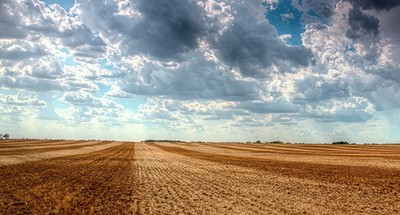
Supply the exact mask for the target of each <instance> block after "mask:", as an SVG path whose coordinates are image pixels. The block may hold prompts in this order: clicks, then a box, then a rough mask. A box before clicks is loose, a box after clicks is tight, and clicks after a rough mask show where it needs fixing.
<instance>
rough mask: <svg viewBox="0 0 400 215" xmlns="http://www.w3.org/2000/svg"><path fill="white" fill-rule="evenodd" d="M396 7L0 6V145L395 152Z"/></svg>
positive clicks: (170, 2)
mask: <svg viewBox="0 0 400 215" xmlns="http://www.w3.org/2000/svg"><path fill="white" fill-rule="evenodd" d="M399 20H400V1H398V0H344V1H337V0H264V1H260V0H246V1H242V0H240V1H236V0H233V1H231V0H131V1H129V0H92V1H89V0H76V1H75V2H74V1H72V0H71V1H67V0H63V1H62V0H59V1H57V0H45V1H39V0H1V1H0V113H1V115H0V129H1V131H0V133H5V132H8V133H10V134H11V136H12V137H30V138H69V139H72V138H74V139H93V138H94V139H118V140H143V139H149V138H152V139H180V140H204V141H255V140H262V141H273V140H282V141H291V142H332V141H337V140H347V141H351V142H358V143H363V142H400V63H399V62H400V28H399V27H398V21H399Z"/></svg>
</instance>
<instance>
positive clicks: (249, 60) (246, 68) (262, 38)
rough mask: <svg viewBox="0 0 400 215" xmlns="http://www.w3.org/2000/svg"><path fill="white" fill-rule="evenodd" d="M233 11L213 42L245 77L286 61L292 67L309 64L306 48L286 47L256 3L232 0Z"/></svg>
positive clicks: (262, 72)
mask: <svg viewBox="0 0 400 215" xmlns="http://www.w3.org/2000/svg"><path fill="white" fill-rule="evenodd" d="M232 7H233V10H234V11H235V14H234V17H235V18H234V20H233V21H232V24H231V26H230V27H229V28H228V29H227V30H226V31H225V32H224V33H223V34H222V35H221V36H220V37H217V38H216V39H215V41H213V46H214V47H215V48H216V54H217V56H218V57H219V58H220V59H221V60H223V61H224V62H225V63H226V64H227V65H229V66H231V67H232V68H238V69H239V71H240V73H241V74H242V75H243V76H245V77H263V76H266V71H267V70H266V69H267V68H268V67H270V66H272V65H279V64H280V63H281V62H282V61H283V62H284V61H288V62H290V63H291V65H292V66H296V67H304V66H308V65H309V62H310V60H311V57H312V53H311V51H310V50H309V49H307V48H305V47H302V46H293V47H290V46H287V45H286V44H285V43H284V42H283V41H282V40H280V39H279V38H278V36H277V32H276V29H275V28H274V27H273V26H272V25H270V24H268V23H267V22H266V21H265V18H264V10H262V8H260V7H259V5H258V4H257V3H256V2H251V3H250V2H248V3H246V4H245V3H244V2H242V3H236V2H235V3H233V5H232Z"/></svg>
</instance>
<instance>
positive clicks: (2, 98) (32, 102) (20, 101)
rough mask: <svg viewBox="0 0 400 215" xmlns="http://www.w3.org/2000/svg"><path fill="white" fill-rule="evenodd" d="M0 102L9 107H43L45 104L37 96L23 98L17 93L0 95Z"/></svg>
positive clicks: (22, 95)
mask: <svg viewBox="0 0 400 215" xmlns="http://www.w3.org/2000/svg"><path fill="white" fill-rule="evenodd" d="M0 102H2V103H3V104H9V105H19V106H37V107H45V106H46V105H47V104H46V102H45V101H43V100H40V99H39V98H38V96H37V95H36V96H33V97H32V96H24V94H23V93H21V92H19V93H18V94H16V95H0Z"/></svg>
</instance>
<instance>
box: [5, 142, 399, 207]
mask: <svg viewBox="0 0 400 215" xmlns="http://www.w3.org/2000/svg"><path fill="white" fill-rule="evenodd" d="M24 143H26V147H16V148H13V150H15V152H17V153H20V154H26V153H30V152H29V150H32V147H34V146H35V142H29V141H26V142H19V143H18V144H21V145H20V146H23V144H24ZM69 143H70V144H71V147H73V148H74V147H78V146H79V145H85V143H84V142H75V143H74V142H69ZM10 144H11V143H10ZM18 144H17V143H15V144H14V146H15V145H18ZM38 144H39V145H40V147H39V145H38V148H37V149H36V150H39V151H42V150H46V147H45V146H49V148H48V150H51V151H53V150H57V147H54V146H51V147H50V145H51V142H45V143H42V144H40V143H38ZM87 144H88V145H90V144H93V143H92V142H90V143H89V142H88V143H87ZM99 144H109V142H99ZM11 145H12V144H11ZM57 145H58V149H59V150H65V149H68V147H69V146H68V143H66V142H64V143H63V142H58V143H57ZM24 150H25V151H24ZM33 151H35V150H33ZM4 153H5V152H4ZM399 155H400V146H397V145H381V146H375V145H374V146H353V145H350V146H330V145H270V144H268V145H263V144H223V143H206V144H204V143H203V144H200V143H190V144H189V143H122V144H118V145H116V146H113V147H110V148H107V149H104V150H101V151H95V152H90V153H85V154H79V155H72V156H65V157H60V158H53V159H47V160H40V161H35V162H26V163H21V164H14V165H4V166H0V186H1V190H0V202H1V203H0V213H1V214H16V213H41V214H43V213H64V214H65V213H68V214H71V213H101V212H102V213H107V214H110V213H114V214H172V213H184V214H241V213H242V214H271V213H311V214H337V213H352V214H353V213H385V214H396V213H397V214H398V213H399V212H400V204H399V201H398V199H399V192H400V184H399V182H400V159H399ZM10 156H11V155H10Z"/></svg>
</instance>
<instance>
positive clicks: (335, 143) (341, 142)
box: [332, 141, 349, 145]
mask: <svg viewBox="0 0 400 215" xmlns="http://www.w3.org/2000/svg"><path fill="white" fill-rule="evenodd" d="M332 144H333V145H339V144H342V145H344V144H346V145H347V144H349V142H347V141H335V142H333V143H332Z"/></svg>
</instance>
